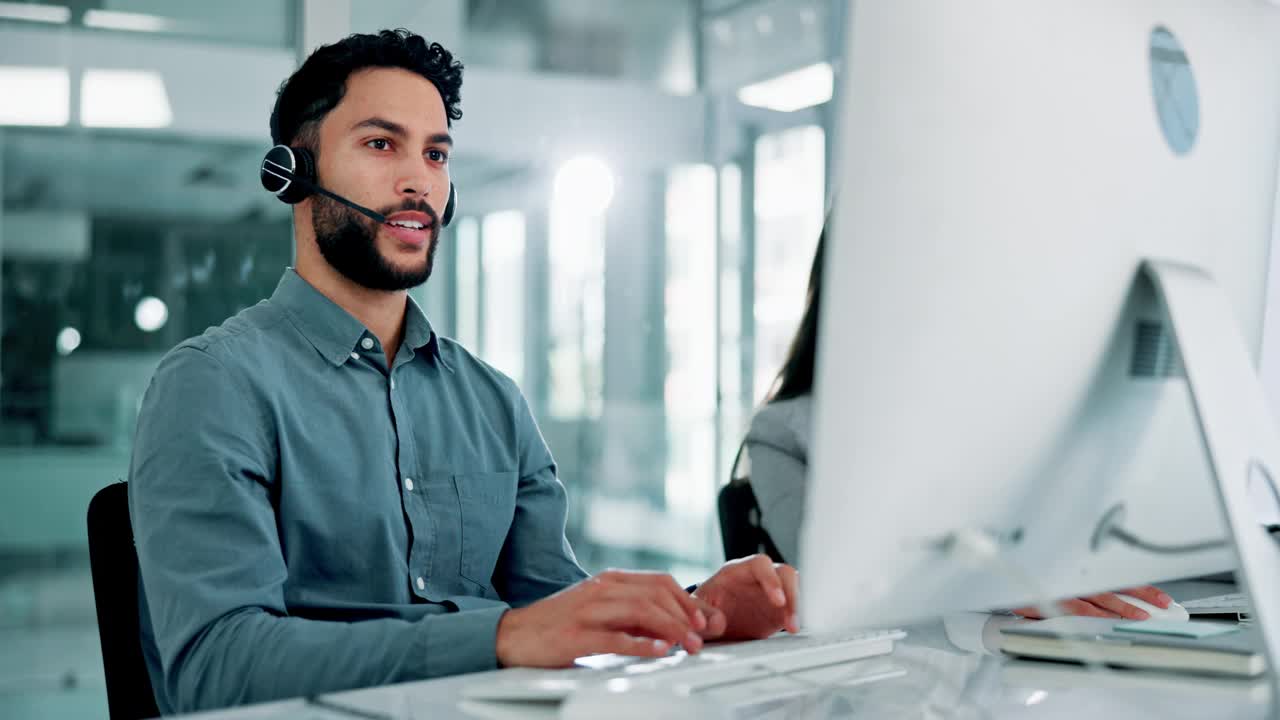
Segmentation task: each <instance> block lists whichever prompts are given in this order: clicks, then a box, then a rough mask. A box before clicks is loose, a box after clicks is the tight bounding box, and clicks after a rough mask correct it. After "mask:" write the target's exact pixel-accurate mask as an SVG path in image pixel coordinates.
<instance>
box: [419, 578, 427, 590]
mask: <svg viewBox="0 0 1280 720" xmlns="http://www.w3.org/2000/svg"><path fill="white" fill-rule="evenodd" d="M418 589H419V590H426V589H427V581H426V580H423V579H422V578H418Z"/></svg>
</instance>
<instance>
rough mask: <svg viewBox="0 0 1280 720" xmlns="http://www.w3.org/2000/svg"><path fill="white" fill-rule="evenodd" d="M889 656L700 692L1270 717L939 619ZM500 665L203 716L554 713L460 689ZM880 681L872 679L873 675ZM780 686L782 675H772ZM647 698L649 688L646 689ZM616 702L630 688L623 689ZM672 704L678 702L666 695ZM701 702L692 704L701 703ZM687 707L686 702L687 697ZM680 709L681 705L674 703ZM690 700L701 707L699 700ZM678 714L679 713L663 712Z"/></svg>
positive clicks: (1027, 713)
mask: <svg viewBox="0 0 1280 720" xmlns="http://www.w3.org/2000/svg"><path fill="white" fill-rule="evenodd" d="M1162 587H1164V588H1165V589H1166V590H1168V591H1169V592H1170V594H1171V595H1173V596H1174V597H1175V598H1176V599H1178V600H1180V601H1181V600H1193V599H1196V598H1201V597H1209V596H1211V595H1220V594H1222V593H1224V592H1229V591H1231V590H1232V589H1233V588H1230V587H1228V586H1224V585H1222V584H1217V583H1197V582H1183V583H1171V584H1167V585H1163V586H1162ZM907 630H908V635H907V637H906V638H905V639H903V640H900V641H898V643H897V646H896V648H895V650H894V653H893V654H892V655H890V656H884V657H873V658H867V659H865V660H860V661H857V662H856V663H851V664H850V665H848V666H845V667H841V668H839V669H835V670H832V671H831V672H829V673H828V675H827V676H826V678H825V679H822V678H819V679H818V681H817V682H816V685H817V686H816V687H811V688H808V689H807V690H806V691H802V692H798V693H790V694H787V693H785V692H784V693H783V695H782V696H781V697H779V698H777V699H772V700H761V699H760V698H761V697H763V695H764V693H765V692H767V691H768V690H769V689H770V688H769V687H767V686H762V685H761V684H759V683H752V684H750V685H749V686H745V687H740V688H736V689H733V688H726V689H723V690H720V691H717V694H716V695H715V696H714V697H704V698H702V701H708V700H709V701H711V702H712V703H713V704H714V705H715V706H716V707H718V708H721V709H723V710H724V711H725V712H724V715H723V716H724V717H732V718H743V719H753V720H754V719H756V718H791V717H805V718H866V717H895V718H899V717H902V718H912V717H939V716H941V717H962V718H967V717H989V718H1024V717H1025V718H1032V717H1034V718H1037V719H1044V718H1071V719H1073V720H1074V719H1076V718H1080V717H1125V718H1146V717H1150V718H1159V719H1160V720H1170V719H1172V718H1182V717H1195V718H1204V717H1214V718H1228V717H1230V718H1255V717H1256V718H1265V717H1268V699H1269V697H1270V695H1269V689H1268V687H1267V684H1266V683H1265V682H1264V681H1256V680H1255V681H1234V680H1227V679H1223V678H1211V677H1198V676H1189V675H1178V674H1172V673H1139V672H1132V671H1104V672H1094V671H1090V670H1087V669H1084V668H1080V667H1074V666H1070V665H1061V664H1056V663H1042V662H1033V661H1025V660H1014V659H1011V658H1006V657H1004V656H1000V655H993V654H977V653H967V652H964V651H961V650H959V649H958V648H956V646H955V645H953V644H952V643H951V642H950V641H949V640H948V638H947V635H946V631H945V630H944V628H943V624H942V623H941V622H931V623H925V624H921V625H918V626H913V627H910V628H907ZM528 672H530V671H526V670H523V669H512V670H499V671H495V672H490V673H477V674H472V675H463V676H457V677H450V678H443V679H440V680H427V681H422V682H414V683H405V684H401V685H392V686H387V687H381V688H369V689H364V690H353V691H350V692H345V693H335V694H333V695H326V696H325V697H324V702H325V705H323V706H317V705H314V704H308V703H307V702H306V701H304V700H289V701H284V702H278V703H267V704H263V705H255V706H251V707H246V708H240V709H234V710H225V711H218V712H213V713H205V714H200V715H197V716H192V717H199V718H204V719H205V720H274V719H276V718H279V719H281V720H283V718H314V719H315V720H322V719H324V720H338V719H340V718H344V717H345V718H351V719H352V720H354V719H356V718H365V719H366V720H373V719H384V720H410V719H411V718H432V719H433V720H435V719H437V718H438V719H441V720H449V719H451V718H460V719H461V718H467V719H472V718H491V719H494V720H502V719H504V718H548V719H550V718H558V717H561V716H560V714H559V710H560V708H559V707H558V706H557V705H556V704H554V703H493V702H478V701H472V700H467V699H466V698H465V694H466V690H467V688H468V687H471V686H473V685H474V684H476V683H486V682H494V681H496V680H499V679H506V678H510V677H511V676H513V675H520V674H524V673H528ZM877 678H879V679H877ZM770 682H772V683H773V687H774V689H785V688H784V686H785V685H786V683H787V680H786V679H785V678H775V679H774V680H772V681H770ZM645 700H646V701H650V702H651V701H652V698H651V697H647V698H645ZM618 702H619V703H623V702H625V696H619V699H618ZM673 702H674V700H673ZM704 706H705V705H699V706H698V707H704ZM691 707H692V706H691ZM672 709H673V711H678V710H679V707H678V706H673V708H672ZM695 709H696V708H695ZM666 716H669V717H679V714H678V712H677V713H676V714H669V715H666Z"/></svg>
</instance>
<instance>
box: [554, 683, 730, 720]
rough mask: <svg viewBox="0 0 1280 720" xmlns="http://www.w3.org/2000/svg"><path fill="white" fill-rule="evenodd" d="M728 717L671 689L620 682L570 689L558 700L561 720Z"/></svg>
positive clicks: (695, 698)
mask: <svg viewBox="0 0 1280 720" xmlns="http://www.w3.org/2000/svg"><path fill="white" fill-rule="evenodd" d="M602 718H604V719H606V720H702V719H703V718H711V719H713V720H714V719H715V718H723V719H724V720H728V718H729V715H728V714H727V709H726V708H720V707H715V706H714V705H712V704H711V703H710V702H708V701H707V700H705V699H703V698H700V697H698V696H697V695H690V694H686V693H680V692H677V691H675V690H671V689H666V690H664V689H661V688H655V687H643V686H637V685H635V684H632V683H628V682H626V681H625V680H624V681H622V682H620V683H619V682H616V681H615V682H610V683H608V684H605V685H592V686H587V687H583V688H580V689H578V690H574V691H573V693H572V694H570V695H569V697H567V698H565V700H564V702H562V703H561V704H560V719H561V720H601V719H602Z"/></svg>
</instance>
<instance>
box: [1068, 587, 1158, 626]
mask: <svg viewBox="0 0 1280 720" xmlns="http://www.w3.org/2000/svg"><path fill="white" fill-rule="evenodd" d="M1084 599H1085V600H1088V601H1089V602H1090V603H1093V604H1094V605H1097V606H1098V607H1100V608H1103V609H1104V610H1109V611H1111V612H1113V613H1115V614H1116V615H1119V616H1120V617H1122V618H1127V619H1129V620H1147V619H1149V618H1150V617H1151V614H1150V613H1148V612H1147V611H1146V610H1143V609H1142V608H1140V607H1137V606H1134V605H1130V604H1129V603H1127V602H1125V601H1124V600H1121V599H1120V596H1119V595H1116V594H1114V593H1103V594H1101V595H1090V596H1089V597H1087V598H1084Z"/></svg>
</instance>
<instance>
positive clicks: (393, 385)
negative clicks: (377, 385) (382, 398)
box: [391, 378, 396, 390]
mask: <svg viewBox="0 0 1280 720" xmlns="http://www.w3.org/2000/svg"><path fill="white" fill-rule="evenodd" d="M391 389H392V390H395V389H396V379H395V378H391Z"/></svg>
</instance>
